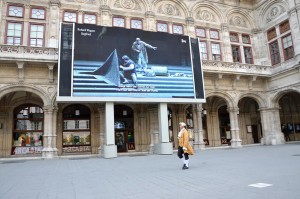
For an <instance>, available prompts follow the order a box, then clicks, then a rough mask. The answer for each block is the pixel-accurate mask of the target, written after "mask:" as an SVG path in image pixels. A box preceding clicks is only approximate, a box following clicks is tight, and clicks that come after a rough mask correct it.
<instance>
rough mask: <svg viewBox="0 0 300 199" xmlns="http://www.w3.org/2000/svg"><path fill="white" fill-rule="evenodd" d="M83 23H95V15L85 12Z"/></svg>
mask: <svg viewBox="0 0 300 199" xmlns="http://www.w3.org/2000/svg"><path fill="white" fill-rule="evenodd" d="M84 23H88V24H96V15H91V14H85V15H84Z"/></svg>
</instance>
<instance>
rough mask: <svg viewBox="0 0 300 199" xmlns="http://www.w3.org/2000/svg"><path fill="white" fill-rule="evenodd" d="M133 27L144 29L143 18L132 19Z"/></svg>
mask: <svg viewBox="0 0 300 199" xmlns="http://www.w3.org/2000/svg"><path fill="white" fill-rule="evenodd" d="M131 28H135V29H142V28H143V23H142V21H141V20H137V19H131Z"/></svg>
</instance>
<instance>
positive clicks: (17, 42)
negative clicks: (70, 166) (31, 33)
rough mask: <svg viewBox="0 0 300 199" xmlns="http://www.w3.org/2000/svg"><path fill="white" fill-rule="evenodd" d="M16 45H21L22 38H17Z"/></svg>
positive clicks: (15, 39)
mask: <svg viewBox="0 0 300 199" xmlns="http://www.w3.org/2000/svg"><path fill="white" fill-rule="evenodd" d="M14 44H16V45H20V44H21V38H18V37H15V38H14Z"/></svg>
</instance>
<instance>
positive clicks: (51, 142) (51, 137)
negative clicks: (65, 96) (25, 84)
mask: <svg viewBox="0 0 300 199" xmlns="http://www.w3.org/2000/svg"><path fill="white" fill-rule="evenodd" d="M43 111H44V142H43V145H44V147H43V150H42V157H43V158H46V159H51V158H55V157H57V151H58V150H57V148H56V132H54V129H53V123H55V124H56V121H54V120H53V119H54V116H53V113H55V114H57V110H56V109H54V108H53V107H52V106H45V107H44V108H43Z"/></svg>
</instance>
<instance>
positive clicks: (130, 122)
mask: <svg viewBox="0 0 300 199" xmlns="http://www.w3.org/2000/svg"><path fill="white" fill-rule="evenodd" d="M114 109H115V114H114V117H115V142H116V145H117V150H118V152H127V151H129V150H135V141H134V113H133V110H132V108H130V107H129V106H125V105H115V108H114Z"/></svg>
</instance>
